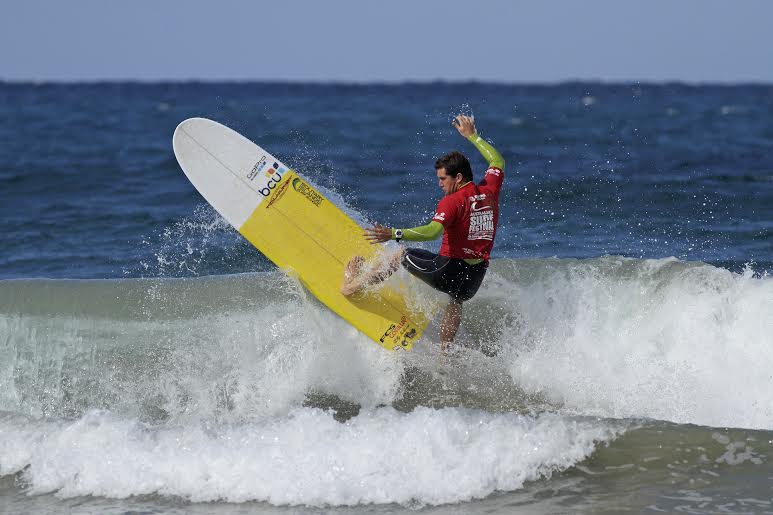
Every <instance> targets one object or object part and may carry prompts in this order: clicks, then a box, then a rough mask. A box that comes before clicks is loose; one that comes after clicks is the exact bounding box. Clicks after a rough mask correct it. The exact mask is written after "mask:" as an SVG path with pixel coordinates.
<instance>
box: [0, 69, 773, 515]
mask: <svg viewBox="0 0 773 515" xmlns="http://www.w3.org/2000/svg"><path fill="white" fill-rule="evenodd" d="M459 113H464V114H470V115H474V116H475V120H476V124H477V128H478V130H479V132H480V134H481V135H482V136H483V137H484V138H486V139H487V140H489V141H491V142H492V144H493V145H494V146H495V147H496V148H497V149H498V150H499V151H500V152H501V153H502V155H503V156H504V158H505V160H506V167H505V182H504V186H503V193H502V199H501V204H502V211H501V216H500V225H499V230H498V235H497V240H496V243H495V246H494V250H493V252H492V262H491V267H490V269H489V273H488V275H487V277H486V279H485V281H484V283H483V285H482V287H481V290H480V292H479V294H478V295H477V296H476V297H475V298H474V299H473V300H471V301H470V302H469V303H467V304H466V305H465V312H464V318H463V322H462V329H461V333H460V335H459V342H458V343H459V344H458V346H457V351H456V353H455V354H453V355H451V356H440V355H439V353H438V349H437V339H438V338H437V332H438V328H437V321H435V322H434V323H433V325H431V326H430V330H429V331H428V333H427V335H426V336H425V337H424V338H423V339H422V340H421V341H420V342H418V343H417V345H416V347H415V350H414V352H412V353H410V354H403V355H399V354H398V355H395V354H391V353H386V352H384V351H382V350H381V349H380V348H378V347H377V346H375V345H373V344H372V343H371V342H369V341H368V340H367V338H365V337H364V336H362V335H361V334H359V333H357V331H355V330H353V329H352V328H351V327H350V326H348V325H347V324H346V323H345V322H343V321H342V320H340V319H339V318H337V317H336V316H335V315H333V314H332V313H331V312H330V311H328V310H327V309H326V308H325V307H324V306H322V305H321V304H319V303H318V302H317V301H315V300H314V299H313V298H312V297H310V296H309V295H307V294H306V293H305V292H304V290H303V288H302V287H301V286H300V285H299V284H298V283H297V282H295V281H294V280H293V279H292V278H291V277H289V276H288V275H286V274H285V273H283V272H282V271H281V270H278V269H277V268H276V267H275V266H274V265H273V264H272V263H270V262H269V261H268V260H267V259H266V258H265V257H264V256H262V255H261V254H260V253H259V252H258V251H257V250H255V249H254V248H253V247H252V246H251V245H249V243H247V242H246V241H245V240H244V239H243V238H241V236H239V234H238V233H236V231H234V230H233V229H232V228H231V227H230V226H229V225H228V224H227V223H226V222H225V221H224V220H223V219H222V218H221V217H220V216H219V215H218V214H217V213H216V212H215V211H214V210H213V209H212V208H211V207H210V206H209V205H208V204H207V203H206V202H205V201H204V200H203V199H202V197H201V196H200V195H199V194H198V193H197V192H196V190H195V189H194V188H193V186H192V185H191V184H190V182H188V180H187V178H186V177H185V175H184V174H183V172H182V171H181V170H180V168H179V166H178V164H177V162H176V159H175V157H174V154H173V151H172V146H171V138H172V133H173V132H174V129H175V127H176V126H177V124H178V123H180V122H181V121H183V120H184V119H186V118H189V117H193V116H203V117H207V118H211V119H213V120H216V121H218V122H220V123H224V124H226V125H228V126H230V127H232V128H233V129H235V130H237V131H238V132H240V133H241V134H243V135H244V136H246V137H248V138H250V139H252V140H254V141H255V142H257V143H258V144H260V145H261V146H263V147H265V148H266V149H267V150H269V151H271V152H272V153H273V154H274V155H276V156H277V157H278V158H280V159H281V160H282V161H283V162H284V163H286V164H287V165H289V166H290V167H292V168H294V169H296V170H298V171H299V172H300V173H302V174H304V176H305V177H306V178H308V179H309V181H310V182H312V183H314V185H315V186H316V187H317V188H318V189H319V190H320V191H321V192H322V193H323V194H324V195H325V196H326V197H327V198H328V199H330V200H331V201H332V202H335V203H336V204H337V205H338V206H340V207H341V208H342V209H344V211H345V212H346V213H347V214H349V215H350V216H352V217H353V218H354V219H355V220H356V221H357V222H358V223H360V224H361V225H363V226H368V225H369V224H372V223H382V224H386V225H392V226H397V227H411V226H416V225H421V224H424V223H427V221H428V220H429V219H430V217H431V214H432V212H433V210H434V208H435V206H436V205H437V201H438V200H439V198H440V190H439V189H438V187H437V183H436V179H435V176H434V174H435V171H434V167H433V165H434V162H435V159H437V157H439V156H440V155H442V154H445V153H446V152H448V151H450V150H455V149H456V150H461V151H462V152H464V153H465V154H466V155H467V156H468V157H470V159H471V162H472V165H473V170H474V173H475V174H476V178H480V177H481V174H482V172H483V171H484V170H485V165H486V163H485V162H483V160H482V158H481V157H480V156H479V155H477V154H476V151H475V149H474V148H473V147H472V146H471V145H470V144H469V143H468V142H466V141H465V140H463V139H462V138H461V137H460V136H459V135H458V133H457V132H456V131H455V130H454V129H453V128H452V127H451V123H450V122H451V120H452V119H453V117H454V116H455V115H456V114H459ZM0 115H1V116H2V119H3V120H5V121H6V123H4V124H0V141H2V144H0V220H2V221H3V230H2V231H0V511H3V510H6V511H8V512H9V513H11V512H39V513H59V512H62V511H68V512H72V513H88V512H94V511H100V512H116V513H124V512H129V511H163V512H180V513H182V512H186V513H189V512H194V513H195V512H201V513H212V512H215V513H218V512H223V513H225V512H230V511H232V510H234V509H238V510H240V511H244V512H247V513H282V514H284V513H298V512H299V511H300V512H304V511H310V512H319V510H320V509H322V510H324V511H325V512H330V513H355V512H357V513H360V512H366V513H387V512H389V513H414V512H416V511H419V512H422V511H426V512H431V513H486V512H490V511H506V512H511V513H555V512H573V513H574V512H587V513H599V512H609V513H614V512H619V511H621V510H622V509H624V508H627V509H634V510H639V511H645V512H646V511H652V512H656V511H666V512H674V511H684V512H688V513H706V512H709V513H715V512H732V513H748V512H755V513H760V512H773V488H772V487H771V483H770V479H769V478H770V477H771V476H773V460H771V456H773V444H771V442H773V376H771V373H770V370H773V279H772V278H771V273H772V272H773V84H765V83H759V84H757V83H755V84H748V83H747V84H725V83H714V84H689V83H682V82H663V83H651V82H638V81H630V82H623V83H620V82H604V81H590V82H589V81H562V82H558V83H549V84H528V83H526V84H524V83H516V84H511V83H496V84H492V83H487V82H477V81H466V82H465V81H453V82H442V81H434V82H433V81H418V82H416V81H413V82H410V81H407V82H401V83H399V84H395V83H368V84H362V83H347V82H340V81H338V82H325V83H319V82H313V81H312V82H299V81H270V82H266V81H226V82H221V81H198V80H193V81H128V82H127V81H96V82H95V81H87V82H85V83H84V82H77V83H74V82H49V81H24V82H19V81H8V80H1V79H0ZM422 246H424V247H425V248H428V249H430V250H436V249H437V247H438V242H430V243H426V244H422ZM394 280H395V281H403V282H405V283H406V284H407V285H408V288H409V289H410V291H414V292H415V293H416V294H417V295H428V296H431V295H433V292H431V291H427V290H425V289H423V288H424V286H423V285H421V284H414V283H413V282H411V280H410V277H408V276H407V275H406V274H404V273H401V274H398V276H397V277H395V278H394ZM233 503H238V506H234V504H233Z"/></svg>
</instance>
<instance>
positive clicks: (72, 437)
mask: <svg viewBox="0 0 773 515" xmlns="http://www.w3.org/2000/svg"><path fill="white" fill-rule="evenodd" d="M623 430H624V428H623V426H622V425H620V426H614V425H610V424H609V423H605V422H602V421H599V420H588V419H576V418H570V417H561V416H558V415H554V414H544V415H541V416H539V417H536V418H533V417H526V416H520V415H516V414H492V413H487V412H483V411H477V410H467V409H459V408H446V409H442V410H433V409H428V408H419V409H416V410H415V411H413V412H411V413H407V414H406V413H401V412H398V411H396V410H394V409H392V408H376V409H372V410H366V411H363V412H362V413H361V414H360V415H358V416H357V417H355V418H353V419H351V420H349V421H348V422H346V423H340V422H336V421H335V420H334V419H333V416H332V415H331V414H330V413H329V412H325V411H321V410H319V409H314V408H299V409H296V410H294V411H292V412H291V413H290V414H289V415H288V416H286V417H279V418H269V419H266V420H263V421H260V422H252V423H249V424H241V425H221V426H216V427H212V426H206V425H198V424H194V425H192V426H160V427H149V426H145V425H143V424H141V423H138V422H136V421H133V420H126V419H119V418H117V417H115V416H113V415H110V414H108V413H105V412H98V411H94V412H90V413H87V414H86V415H84V416H83V417H82V418H80V419H78V420H76V421H69V422H66V421H44V420H38V421H35V420H30V419H28V418H26V417H20V416H12V415H5V416H0V475H6V474H13V473H18V472H20V471H23V472H22V474H23V478H24V481H25V482H26V484H27V488H28V492H29V493H31V494H38V493H44V492H56V493H57V494H58V495H60V496H64V497H71V496H81V495H96V496H106V497H112V498H124V497H128V496H131V495H142V494H151V493H157V494H160V495H175V496H181V497H183V498H186V499H190V500H192V501H214V500H225V501H229V502H243V501H248V500H257V501H266V502H269V503H271V504H275V505H296V504H306V505H314V506H322V505H334V506H340V505H358V504H368V503H401V504H411V505H415V504H416V503H419V504H443V503H452V502H459V501H464V500H469V499H473V498H481V497H485V496H486V495H488V494H490V493H492V492H493V491H495V490H516V489H518V488H520V487H521V486H522V485H523V483H524V482H525V481H530V480H535V479H538V478H541V477H549V476H550V475H551V474H552V473H554V472H556V471H561V470H565V469H567V468H568V467H571V466H573V465H574V464H576V463H578V462H579V461H581V460H583V459H585V458H586V457H587V456H588V455H590V454H591V453H592V452H593V450H594V448H595V447H596V445H598V444H599V443H600V442H608V441H610V440H612V439H614V438H615V437H616V436H617V435H619V434H620V433H621V432H622V431H623Z"/></svg>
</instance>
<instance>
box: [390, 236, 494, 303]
mask: <svg viewBox="0 0 773 515" xmlns="http://www.w3.org/2000/svg"><path fill="white" fill-rule="evenodd" d="M402 264H403V266H404V267H405V268H406V270H408V271H409V272H410V273H411V274H413V275H415V276H416V277H418V278H419V279H421V280H422V281H424V282H425V283H427V284H429V285H430V286H432V287H433V288H435V289H436V290H440V291H442V292H445V293H447V294H449V295H450V296H451V298H453V299H454V300H455V301H457V302H464V301H466V300H470V299H471V298H473V296H474V295H475V293H476V292H477V291H478V288H480V283H481V282H483V277H484V276H485V275H486V269H487V268H488V261H482V262H481V263H478V264H475V265H471V264H469V263H467V262H466V261H465V260H463V259H458V258H450V257H446V256H439V255H437V254H435V253H433V252H430V251H428V250H424V249H414V248H409V249H408V250H407V251H406V252H405V255H404V256H403V260H402Z"/></svg>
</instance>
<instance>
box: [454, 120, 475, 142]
mask: <svg viewBox="0 0 773 515" xmlns="http://www.w3.org/2000/svg"><path fill="white" fill-rule="evenodd" d="M451 123H453V126H454V127H456V130H458V131H459V134H461V135H462V136H464V137H465V138H469V137H470V136H472V135H473V134H475V120H474V119H473V117H472V116H467V115H464V114H460V115H459V116H457V117H456V118H454V121H453V122H451Z"/></svg>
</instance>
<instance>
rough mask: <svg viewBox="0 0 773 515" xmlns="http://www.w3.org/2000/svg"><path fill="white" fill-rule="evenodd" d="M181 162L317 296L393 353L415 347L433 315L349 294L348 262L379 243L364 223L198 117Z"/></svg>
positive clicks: (384, 292)
mask: <svg viewBox="0 0 773 515" xmlns="http://www.w3.org/2000/svg"><path fill="white" fill-rule="evenodd" d="M173 146H174V151H175V155H176V156H177V161H178V162H179V163H180V166H181V167H182V169H183V171H184V172H185V174H186V175H187V176H188V178H189V179H190V180H191V182H192V183H193V185H194V186H195V187H196V189H197V190H198V191H199V193H201V195H202V196H203V197H204V198H205V199H206V200H207V201H208V202H209V203H210V204H211V205H212V207H214V208H215V209H216V210H217V211H218V212H219V213H220V214H221V215H222V216H223V217H224V218H225V219H226V220H228V222H229V223H230V224H231V225H233V226H234V227H235V228H236V229H237V230H238V231H239V232H240V233H241V234H242V236H244V237H245V238H246V239H247V240H248V241H249V242H250V243H252V244H253V245H254V246H255V247H256V248H257V249H258V250H259V251H261V252H262V253H263V254H264V255H265V256H266V257H268V258H269V259H270V260H271V261H273V262H274V263H275V264H276V265H277V266H278V267H280V268H282V269H284V270H287V271H291V273H292V274H293V275H294V276H296V277H297V278H298V279H299V280H300V282H301V283H302V284H303V285H304V287H305V288H306V289H308V290H309V291H310V292H311V293H312V294H313V295H314V296H315V297H316V298H317V299H319V300H320V301H321V302H322V303H323V304H325V305H326V306H328V307H329V308H330V309H331V310H333V311H334V312H335V313H337V314H338V315H340V316H341V317H342V318H343V319H344V320H346V321H347V322H349V323H350V324H351V325H353V326H354V327H356V328H357V329H359V330H360V331H362V332H363V333H364V334H365V335H367V336H368V337H370V338H371V339H372V340H373V341H375V342H376V343H378V344H379V345H381V346H382V347H384V348H385V349H388V350H399V349H403V350H409V349H410V348H411V347H412V346H413V343H414V342H415V341H417V340H418V339H419V337H420V336H421V334H422V333H423V331H424V329H425V328H426V326H427V324H428V322H429V320H428V319H427V317H426V316H425V315H424V314H423V313H421V312H418V311H415V312H414V311H411V310H409V309H408V306H407V304H406V300H405V298H404V297H403V295H401V294H400V292H398V291H396V290H394V289H393V288H391V287H389V286H384V287H382V288H380V289H378V290H377V291H375V292H373V293H368V294H366V295H358V296H354V297H345V296H344V295H342V294H341V293H340V291H339V289H340V287H341V283H342V280H343V273H344V268H345V266H346V264H347V263H348V262H349V260H350V259H351V258H352V257H353V256H356V255H359V256H363V257H364V258H365V259H369V258H372V257H373V256H374V255H375V253H376V251H377V247H375V246H374V245H371V244H370V243H368V242H367V241H366V240H365V238H364V237H363V234H362V228H361V227H360V226H359V225H358V224H357V223H356V222H355V221H354V220H352V219H351V218H349V217H348V216H347V215H346V214H344V213H343V211H341V210H340V209H338V207H336V206H335V205H334V204H333V203H332V202H330V201H329V200H328V199H327V198H325V197H324V196H323V195H322V194H320V192H319V191H317V190H316V189H315V188H314V187H313V186H312V185H311V184H310V183H309V182H308V181H306V180H305V179H304V178H303V177H302V176H301V175H299V174H298V173H297V172H295V171H293V170H290V169H289V168H288V167H286V166H284V165H283V164H282V163H281V162H280V161H279V160H277V159H276V158H275V157H273V156H272V155H271V154H269V153H268V152H266V151H265V150H263V149H262V148H261V147H259V146H258V145H256V144H255V143H253V142H252V141H250V140H248V139H246V138H244V137H243V136H241V135H240V134H239V133H237V132H235V131H233V130H232V129H230V128H228V127H226V126H225V125H221V124H219V123H217V122H214V121H212V120H207V119H205V118H190V119H188V120H185V121H184V122H182V123H181V124H180V125H179V126H178V127H177V129H176V130H175V133H174V137H173Z"/></svg>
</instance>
